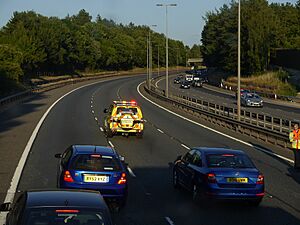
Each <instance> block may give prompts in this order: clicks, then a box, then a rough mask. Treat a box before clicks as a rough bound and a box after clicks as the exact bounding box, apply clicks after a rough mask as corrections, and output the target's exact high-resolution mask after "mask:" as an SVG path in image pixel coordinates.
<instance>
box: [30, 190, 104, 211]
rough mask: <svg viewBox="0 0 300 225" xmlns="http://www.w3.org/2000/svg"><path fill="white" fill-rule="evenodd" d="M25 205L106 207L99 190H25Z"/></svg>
mask: <svg viewBox="0 0 300 225" xmlns="http://www.w3.org/2000/svg"><path fill="white" fill-rule="evenodd" d="M26 194H27V207H31V208H32V207H51V206H53V207H88V208H101V209H106V208H107V206H106V204H105V201H104V199H103V198H102V196H101V194H100V192H96V191H86V190H33V191H27V192H26Z"/></svg>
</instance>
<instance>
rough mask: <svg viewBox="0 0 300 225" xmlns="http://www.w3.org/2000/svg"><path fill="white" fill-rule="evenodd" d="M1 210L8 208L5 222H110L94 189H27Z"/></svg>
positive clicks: (109, 224) (28, 224)
mask: <svg viewBox="0 0 300 225" xmlns="http://www.w3.org/2000/svg"><path fill="white" fill-rule="evenodd" d="M0 211H2V212H5V211H6V212H7V211H8V212H9V213H8V215H7V217H6V222H5V225H52V224H55V225H74V224H76V225H86V224H90V225H112V221H111V217H110V214H109V210H108V207H107V205H106V203H105V201H104V200H103V198H102V196H101V195H100V193H99V192H95V191H83V190H81V191H77V190H40V191H26V192H23V193H22V194H21V195H20V196H19V197H18V198H17V200H16V201H15V203H14V204H13V206H12V207H11V203H4V204H2V205H1V207H0Z"/></svg>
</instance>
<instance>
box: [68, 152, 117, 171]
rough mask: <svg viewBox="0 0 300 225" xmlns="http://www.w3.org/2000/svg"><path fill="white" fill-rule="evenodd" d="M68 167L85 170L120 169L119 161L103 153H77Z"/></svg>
mask: <svg viewBox="0 0 300 225" xmlns="http://www.w3.org/2000/svg"><path fill="white" fill-rule="evenodd" d="M70 169H72V170H86V171H120V170H121V165H120V161H119V160H118V159H116V158H115V157H112V156H105V155H97V154H95V155H88V154H84V155H77V156H76V157H75V158H74V160H73V161H72V164H71V167H70Z"/></svg>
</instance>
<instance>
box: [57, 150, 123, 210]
mask: <svg viewBox="0 0 300 225" xmlns="http://www.w3.org/2000/svg"><path fill="white" fill-rule="evenodd" d="M55 157H56V158H60V162H59V168H58V175H57V183H58V187H59V188H68V189H88V190H96V191H100V193H101V194H102V196H103V197H104V198H105V199H106V200H107V201H109V203H111V204H112V203H113V204H114V205H116V207H121V206H124V205H125V203H126V199H127V189H128V186H127V179H126V170H125V167H124V166H123V163H122V161H123V159H122V157H121V156H119V155H118V153H117V152H116V151H115V150H114V149H113V148H111V147H103V146H92V145H72V146H70V147H69V148H68V149H67V150H66V151H65V152H64V153H63V154H56V155H55Z"/></svg>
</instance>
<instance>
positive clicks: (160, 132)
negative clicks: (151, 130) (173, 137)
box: [157, 129, 165, 134]
mask: <svg viewBox="0 0 300 225" xmlns="http://www.w3.org/2000/svg"><path fill="white" fill-rule="evenodd" d="M157 130H158V131H159V132H160V133H162V134H164V133H165V132H163V131H162V130H161V129H157Z"/></svg>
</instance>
